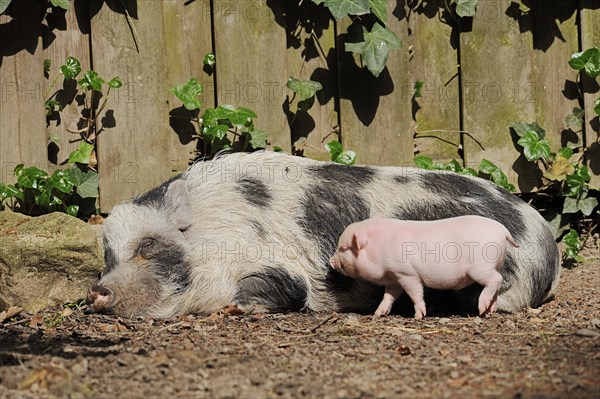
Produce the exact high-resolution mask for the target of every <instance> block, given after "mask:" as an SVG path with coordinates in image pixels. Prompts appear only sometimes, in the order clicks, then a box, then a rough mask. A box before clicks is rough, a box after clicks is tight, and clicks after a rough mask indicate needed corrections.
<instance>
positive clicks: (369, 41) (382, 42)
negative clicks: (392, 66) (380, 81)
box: [345, 22, 402, 77]
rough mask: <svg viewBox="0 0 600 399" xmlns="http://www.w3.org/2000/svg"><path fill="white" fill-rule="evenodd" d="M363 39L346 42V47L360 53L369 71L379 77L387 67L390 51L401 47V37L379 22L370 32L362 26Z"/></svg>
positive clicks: (347, 49)
mask: <svg viewBox="0 0 600 399" xmlns="http://www.w3.org/2000/svg"><path fill="white" fill-rule="evenodd" d="M362 39H363V41H361V42H355V43H346V44H345V49H346V51H352V52H353V53H358V54H360V55H361V57H362V60H363V62H364V63H365V65H366V66H367V68H368V69H369V71H371V73H372V74H373V75H374V76H375V77H378V76H379V74H380V73H381V71H383V69H384V68H385V64H386V62H387V59H388V56H389V54H390V51H392V50H394V49H398V48H400V47H401V45H402V44H401V42H400V39H399V38H398V36H396V34H395V33H394V32H392V31H391V30H389V29H388V28H384V27H383V26H381V25H380V24H379V23H378V22H376V23H375V25H373V29H372V30H371V31H370V32H369V31H368V30H367V28H365V27H362Z"/></svg>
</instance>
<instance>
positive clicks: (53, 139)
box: [48, 132, 60, 145]
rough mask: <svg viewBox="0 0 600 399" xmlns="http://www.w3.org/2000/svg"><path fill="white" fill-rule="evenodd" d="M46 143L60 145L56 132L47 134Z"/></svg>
mask: <svg viewBox="0 0 600 399" xmlns="http://www.w3.org/2000/svg"><path fill="white" fill-rule="evenodd" d="M48 141H49V142H50V143H54V144H56V145H59V144H60V136H59V135H58V133H56V132H50V133H48Z"/></svg>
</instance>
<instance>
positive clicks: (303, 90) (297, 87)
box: [286, 77, 323, 101]
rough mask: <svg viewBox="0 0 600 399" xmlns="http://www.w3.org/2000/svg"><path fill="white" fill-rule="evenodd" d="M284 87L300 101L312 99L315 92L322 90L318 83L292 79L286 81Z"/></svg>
mask: <svg viewBox="0 0 600 399" xmlns="http://www.w3.org/2000/svg"><path fill="white" fill-rule="evenodd" d="M286 86H287V87H288V89H290V90H292V91H293V92H294V93H297V94H298V96H299V97H300V100H301V101H304V100H307V99H309V98H311V97H314V96H315V94H317V91H319V90H321V89H322V88H323V86H322V85H321V83H319V82H315V81H312V80H301V79H296V78H293V77H290V78H289V79H288V81H287V83H286Z"/></svg>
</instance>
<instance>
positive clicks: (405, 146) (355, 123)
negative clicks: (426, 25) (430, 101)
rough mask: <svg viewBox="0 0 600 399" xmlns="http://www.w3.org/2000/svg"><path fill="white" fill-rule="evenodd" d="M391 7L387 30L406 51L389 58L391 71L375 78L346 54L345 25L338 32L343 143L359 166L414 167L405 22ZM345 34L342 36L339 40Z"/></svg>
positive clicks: (389, 7) (355, 59)
mask: <svg viewBox="0 0 600 399" xmlns="http://www.w3.org/2000/svg"><path fill="white" fill-rule="evenodd" d="M393 7H394V4H388V15H389V18H388V27H389V28H390V29H391V30H393V31H394V33H396V35H398V37H399V38H400V40H401V41H402V43H403V46H402V48H400V49H397V50H393V51H391V52H390V54H389V58H388V60H387V64H386V65H387V66H386V68H385V69H384V70H383V72H381V74H380V75H379V77H377V78H375V77H374V76H373V75H372V74H371V72H369V71H368V70H367V68H366V67H365V68H362V67H360V61H359V60H358V57H354V56H353V55H352V53H349V52H346V51H345V50H344V40H343V38H344V36H345V35H344V33H345V32H346V30H347V28H348V22H347V19H344V20H342V21H341V23H340V24H339V25H341V26H340V29H339V31H338V41H337V46H338V57H339V58H338V68H339V75H340V83H339V84H340V119H341V126H340V127H341V136H342V137H341V138H342V144H343V146H344V149H348V150H353V151H355V152H356V153H357V154H358V158H357V163H359V164H372V165H412V164H413V163H412V158H413V139H412V129H411V126H412V118H411V101H410V100H411V98H410V97H411V95H410V94H407V95H404V94H403V91H402V89H403V88H406V87H410V81H411V77H410V76H409V72H408V48H407V46H406V41H407V26H406V20H404V19H403V20H401V21H399V20H398V19H397V18H396V17H394V16H393V15H392V9H393ZM340 33H341V35H340Z"/></svg>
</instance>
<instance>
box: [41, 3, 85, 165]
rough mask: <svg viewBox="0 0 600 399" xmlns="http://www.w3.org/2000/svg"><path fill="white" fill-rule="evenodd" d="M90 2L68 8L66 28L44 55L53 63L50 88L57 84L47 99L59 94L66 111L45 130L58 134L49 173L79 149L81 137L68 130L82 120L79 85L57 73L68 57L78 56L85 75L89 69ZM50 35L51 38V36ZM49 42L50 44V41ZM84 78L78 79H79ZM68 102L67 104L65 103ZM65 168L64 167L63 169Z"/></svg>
mask: <svg viewBox="0 0 600 399" xmlns="http://www.w3.org/2000/svg"><path fill="white" fill-rule="evenodd" d="M87 6H88V4H87V2H84V3H82V2H79V3H77V4H71V6H70V7H69V9H68V10H67V11H66V13H65V14H64V19H65V21H66V25H65V29H64V30H61V29H57V30H55V31H53V32H52V36H54V37H53V40H52V41H51V43H50V45H49V46H48V47H47V48H46V49H45V51H44V52H43V53H42V54H43V55H44V57H45V58H46V59H49V60H50V62H51V67H50V71H49V74H48V79H49V80H48V82H47V83H48V85H51V84H52V82H53V81H54V79H56V78H58V79H57V80H56V84H55V85H54V87H53V88H52V89H51V90H50V91H49V92H48V96H46V98H44V100H46V99H48V97H49V96H50V95H52V94H53V93H54V92H55V91H57V94H56V96H55V97H54V98H55V99H56V100H58V101H59V102H61V103H62V105H63V106H65V108H64V109H63V110H62V111H60V118H59V119H55V118H51V120H50V123H49V125H48V126H47V127H46V131H47V134H55V135H57V137H58V143H56V144H57V145H53V144H49V145H48V168H49V169H50V170H53V169H56V168H57V167H64V164H65V163H66V162H67V161H68V159H69V154H70V153H71V152H72V151H74V150H75V149H76V148H77V147H78V146H79V143H80V141H79V139H80V136H79V135H77V134H72V133H69V132H68V131H67V129H70V130H72V131H76V130H77V129H78V128H79V127H78V122H79V121H80V119H81V115H82V110H83V106H81V105H78V104H77V101H76V100H75V96H76V95H77V86H76V85H75V84H73V85H67V86H65V85H63V80H64V79H63V76H62V75H61V74H60V73H59V72H58V69H59V67H60V66H61V65H63V64H64V63H65V61H66V59H67V57H69V56H71V57H75V58H77V59H78V60H79V61H80V62H81V68H82V72H84V71H88V70H89V69H90V61H91V59H90V42H89V40H90V38H89V31H90V26H89V9H88V7H87ZM53 12H54V13H60V14H62V13H64V11H62V10H61V9H59V8H53ZM48 36H49V35H48ZM46 40H48V41H50V39H49V38H47V39H46ZM79 78H81V76H79V77H78V79H79ZM67 102H68V104H66V103H67ZM61 165H62V166H61Z"/></svg>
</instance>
